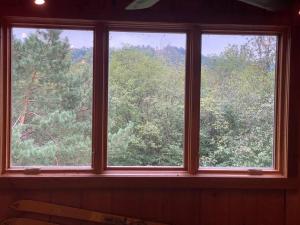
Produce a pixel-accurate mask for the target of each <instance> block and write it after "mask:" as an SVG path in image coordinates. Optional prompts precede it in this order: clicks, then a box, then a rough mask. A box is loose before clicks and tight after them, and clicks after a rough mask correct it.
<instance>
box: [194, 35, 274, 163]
mask: <svg viewBox="0 0 300 225" xmlns="http://www.w3.org/2000/svg"><path fill="white" fill-rule="evenodd" d="M276 49H277V37H276V36H266V35H259V36H254V35H211V34H205V35H202V74H201V110H200V111H201V116H200V126H201V128H200V143H201V144H200V155H201V159H200V166H202V167H250V168H272V167H273V147H274V144H273V143H274V130H275V128H274V112H275V95H274V94H275V78H276V60H277V50H276Z"/></svg>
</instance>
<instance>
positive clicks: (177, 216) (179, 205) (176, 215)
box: [166, 190, 200, 225]
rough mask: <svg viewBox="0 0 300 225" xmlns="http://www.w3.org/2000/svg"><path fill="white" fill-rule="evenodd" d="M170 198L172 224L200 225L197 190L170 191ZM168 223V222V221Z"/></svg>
mask: <svg viewBox="0 0 300 225" xmlns="http://www.w3.org/2000/svg"><path fill="white" fill-rule="evenodd" d="M167 194H168V195H169V198H170V209H169V210H170V216H171V218H170V224H172V225H186V224H189V225H198V224H199V210H198V206H199V205H200V203H199V202H198V194H199V192H198V191H196V190H175V191H168V193H167ZM166 222H168V221H166Z"/></svg>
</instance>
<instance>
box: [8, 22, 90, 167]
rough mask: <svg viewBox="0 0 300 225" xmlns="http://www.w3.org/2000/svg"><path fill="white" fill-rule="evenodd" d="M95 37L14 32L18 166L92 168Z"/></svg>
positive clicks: (53, 31)
mask: <svg viewBox="0 0 300 225" xmlns="http://www.w3.org/2000/svg"><path fill="white" fill-rule="evenodd" d="M92 71H93V32H92V31H78V30H57V29H34V28H13V30H12V115H11V130H12V131H11V132H12V136H11V165H12V166H91V133H92V86H93V85H92V82H93V72H92Z"/></svg>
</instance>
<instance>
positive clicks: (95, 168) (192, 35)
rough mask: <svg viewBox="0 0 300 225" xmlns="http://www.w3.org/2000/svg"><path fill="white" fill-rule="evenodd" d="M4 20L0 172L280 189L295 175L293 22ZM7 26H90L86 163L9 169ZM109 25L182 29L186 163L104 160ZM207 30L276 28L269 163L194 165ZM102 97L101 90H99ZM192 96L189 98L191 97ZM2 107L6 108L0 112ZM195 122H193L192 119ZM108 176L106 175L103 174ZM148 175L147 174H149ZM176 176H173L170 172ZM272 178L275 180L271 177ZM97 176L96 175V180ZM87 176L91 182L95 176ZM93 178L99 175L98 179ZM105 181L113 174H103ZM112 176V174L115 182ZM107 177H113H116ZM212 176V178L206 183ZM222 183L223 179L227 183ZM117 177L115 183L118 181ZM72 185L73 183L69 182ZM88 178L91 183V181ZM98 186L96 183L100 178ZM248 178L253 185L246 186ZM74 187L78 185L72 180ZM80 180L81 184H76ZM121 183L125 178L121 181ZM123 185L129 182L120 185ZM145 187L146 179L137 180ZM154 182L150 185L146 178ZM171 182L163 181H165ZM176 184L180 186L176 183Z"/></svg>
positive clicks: (260, 31)
mask: <svg viewBox="0 0 300 225" xmlns="http://www.w3.org/2000/svg"><path fill="white" fill-rule="evenodd" d="M0 22H1V24H2V26H1V37H2V38H1V64H0V66H1V76H0V85H1V90H0V113H1V116H0V126H1V127H0V129H1V131H0V144H1V149H2V152H1V154H0V155H1V157H0V160H1V162H2V166H1V174H2V176H0V183H1V179H2V178H3V179H8V180H9V179H11V178H16V177H22V178H24V176H25V177H28V178H29V179H30V177H31V176H34V177H41V178H42V177H47V178H50V179H51V178H55V177H61V178H67V177H74V176H75V177H77V178H78V179H86V178H89V179H91V180H92V179H96V180H97V181H99V180H102V181H103V182H104V183H105V181H104V180H105V179H108V180H110V179H112V180H114V179H115V178H116V179H121V178H124V180H128V181H130V180H132V179H134V178H136V179H141V180H143V179H149V182H150V180H151V179H154V181H155V180H159V181H155V182H158V183H157V184H154V186H156V185H158V186H160V184H163V183H164V182H162V181H161V179H160V178H169V179H171V180H173V181H174V182H172V184H173V185H174V186H177V185H176V183H177V180H178V181H179V180H183V181H182V182H186V181H188V183H189V184H188V186H194V187H202V186H204V187H205V186H206V187H210V186H213V187H216V186H218V185H219V184H220V183H222V182H224V181H226V182H228V187H231V186H234V187H235V186H243V185H244V186H245V187H252V186H255V187H257V186H259V187H261V186H263V183H269V184H270V185H272V186H273V187H275V186H276V185H277V186H278V187H280V188H282V187H284V188H286V187H289V186H294V185H293V184H292V185H291V183H294V182H293V176H291V175H290V171H288V166H289V168H290V167H293V166H294V165H295V164H296V162H295V159H293V158H292V157H291V151H288V138H289V137H288V130H289V128H288V123H289V118H288V114H289V76H290V65H289V61H290V60H289V57H290V29H289V27H288V26H269V25H266V26H265V25H259V26H250V25H205V24H196V23H158V22H113V21H82V20H65V19H63V20H62V19H40V18H20V17H13V18H12V17H9V18H5V19H3V20H2V21H0ZM12 27H24V28H26V27H27V28H28V27H34V28H57V29H79V30H92V31H93V32H94V50H93V53H94V56H93V57H94V62H93V119H92V121H93V125H92V127H93V129H92V157H93V158H92V165H91V168H78V167H67V168H60V167H51V168H49V167H41V168H40V169H39V171H31V170H26V169H25V170H24V169H23V168H20V169H15V168H9V158H8V157H9V155H10V154H9V151H10V150H9V149H10V146H9V145H10V144H9V143H10V109H11V108H10V107H11V105H10V104H11V103H10V101H11V92H10V87H11V86H10V85H11V83H10V77H11V72H10V65H11V56H10V49H11V45H10V31H11V29H12ZM109 31H128V32H130V31H131V32H163V33H185V34H186V41H187V47H186V75H185V76H186V80H185V110H184V118H185V119H184V130H185V133H184V149H183V152H184V159H183V161H184V166H183V167H179V168H177V167H175V168H174V167H109V166H108V165H107V131H108V127H107V123H108V64H109V62H108V58H109V57H108V53H109V49H108V47H109V37H108V35H109ZM206 33H211V34H232V35H233V34H249V35H255V34H256V35H268V34H269V35H277V36H278V50H277V51H278V55H277V73H276V101H275V104H276V111H275V115H276V118H275V121H276V123H275V124H276V131H275V136H274V138H275V139H274V141H275V144H274V149H275V153H274V158H275V159H276V161H275V168H274V170H264V169H262V170H248V169H240V168H229V169H228V168H225V169H223V168H222V169H221V168H217V169H213V168H199V159H198V158H199V136H200V135H199V131H200V88H201V35H202V34H206ZM99 96H100V97H99ZM192 103H193V104H192ZM2 112H3V113H2ZM194 121H196V122H194ZM104 177H105V178H104ZM150 177H151V178H150ZM173 178H174V179H173ZM258 180H259V181H260V182H261V181H263V182H261V183H260V182H259V183H258ZM271 180H272V181H271ZM93 182H94V181H93ZM93 182H92V181H91V183H93ZM95 182H96V181H95ZM107 182H108V183H109V182H110V181H107ZM113 182H114V181H113ZM113 182H112V183H113ZM204 182H209V184H204ZM226 182H225V183H226ZM115 183H118V184H119V183H120V182H118V181H116V182H115ZM73 185H74V184H73ZM91 185H92V184H91ZM97 185H98V184H97ZM251 185H252V186H251ZM75 186H76V185H75ZM78 186H80V185H79V184H78ZM121 186H122V185H121ZM125 186H126V185H125ZM142 186H143V185H142ZM149 186H151V185H149ZM167 186H168V185H167ZM178 186H180V187H181V186H184V184H182V183H181V181H180V182H179V184H178Z"/></svg>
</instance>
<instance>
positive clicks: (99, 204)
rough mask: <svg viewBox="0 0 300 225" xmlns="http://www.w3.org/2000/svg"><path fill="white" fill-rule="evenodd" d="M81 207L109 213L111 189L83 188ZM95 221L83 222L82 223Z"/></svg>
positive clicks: (87, 223)
mask: <svg viewBox="0 0 300 225" xmlns="http://www.w3.org/2000/svg"><path fill="white" fill-rule="evenodd" d="M81 207H82V208H83V209H87V210H93V211H98V212H103V213H111V190H104V189H103V190H83V191H82V199H81ZM95 224H96V223H92V222H85V223H84V225H95Z"/></svg>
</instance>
